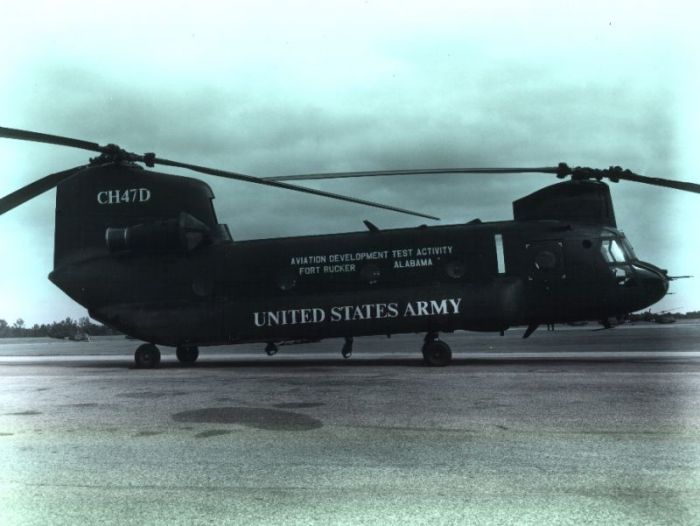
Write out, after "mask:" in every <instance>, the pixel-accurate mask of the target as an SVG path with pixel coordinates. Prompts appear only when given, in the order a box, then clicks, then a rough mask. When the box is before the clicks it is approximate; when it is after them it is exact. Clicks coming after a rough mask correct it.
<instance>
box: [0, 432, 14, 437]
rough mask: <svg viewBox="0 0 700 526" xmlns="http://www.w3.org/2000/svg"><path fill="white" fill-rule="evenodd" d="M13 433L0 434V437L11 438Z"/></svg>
mask: <svg viewBox="0 0 700 526" xmlns="http://www.w3.org/2000/svg"><path fill="white" fill-rule="evenodd" d="M12 435H14V433H0V437H11V436H12Z"/></svg>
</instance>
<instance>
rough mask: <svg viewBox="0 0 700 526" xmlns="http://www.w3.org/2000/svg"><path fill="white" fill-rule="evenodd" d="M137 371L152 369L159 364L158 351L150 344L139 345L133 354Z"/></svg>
mask: <svg viewBox="0 0 700 526" xmlns="http://www.w3.org/2000/svg"><path fill="white" fill-rule="evenodd" d="M134 361H135V362H136V368H137V369H153V368H154V367H158V365H159V364H160V351H159V350H158V347H156V346H155V345H153V344H152V343H144V344H143V345H140V346H139V348H138V349H136V352H135V353H134Z"/></svg>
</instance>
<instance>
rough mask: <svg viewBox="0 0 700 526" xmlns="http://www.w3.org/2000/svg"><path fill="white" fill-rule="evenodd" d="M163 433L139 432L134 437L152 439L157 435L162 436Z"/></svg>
mask: <svg viewBox="0 0 700 526" xmlns="http://www.w3.org/2000/svg"><path fill="white" fill-rule="evenodd" d="M162 434H163V432H162V431H139V432H138V433H136V434H135V435H134V436H135V437H152V436H156V435H162Z"/></svg>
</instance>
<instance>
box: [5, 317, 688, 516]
mask: <svg viewBox="0 0 700 526" xmlns="http://www.w3.org/2000/svg"><path fill="white" fill-rule="evenodd" d="M593 328H595V327H594V326H592V325H591V326H588V327H581V328H568V327H567V328H564V329H561V330H560V329H558V330H556V331H555V332H546V331H545V330H542V329H541V330H540V331H538V332H536V333H535V334H534V335H533V336H532V337H531V338H530V339H528V340H525V341H523V340H522V339H521V338H520V336H521V334H522V330H519V331H508V332H507V333H506V335H505V337H499V336H498V335H492V334H474V333H455V334H448V335H444V338H445V340H446V341H447V342H448V343H450V345H451V346H452V349H453V352H454V356H455V360H454V362H453V364H452V365H451V366H449V367H445V368H430V367H426V366H424V365H423V364H422V360H421V359H420V351H419V347H420V343H421V341H422V339H421V336H420V335H415V336H413V335H404V336H397V337H394V338H392V339H386V338H358V339H356V341H355V354H354V355H353V357H352V358H351V359H350V360H343V358H342V357H341V356H340V347H341V344H342V342H341V341H338V340H331V341H327V342H321V343H318V344H305V345H301V346H293V347H282V348H281V349H280V352H279V354H278V355H276V356H273V357H267V356H265V355H264V353H263V346H262V345H255V346H250V345H246V346H239V347H226V348H214V349H211V350H209V349H202V355H201V357H200V361H199V362H198V363H197V365H196V366H194V367H191V368H184V367H180V366H179V365H178V364H177V361H176V360H175V357H174V353H173V352H172V349H162V350H163V353H164V354H163V366H162V367H161V368H159V369H155V370H137V369H134V368H133V367H132V360H133V350H134V349H135V347H136V346H137V345H138V342H134V341H128V340H125V339H123V338H116V337H115V338H100V339H97V340H96V341H92V342H89V343H80V342H62V341H51V340H48V339H29V340H27V339H16V340H6V341H1V340H0V342H1V343H0V524H3V525H28V524H42V525H44V524H80V523H82V524H96V523H100V524H139V525H142V524H324V525H325V524H529V523H533V524H635V525H637V524H700V352H699V351H700V325H693V324H680V323H677V324H674V325H668V326H661V325H647V326H622V327H618V328H616V329H614V330H606V331H592V330H591V329H593Z"/></svg>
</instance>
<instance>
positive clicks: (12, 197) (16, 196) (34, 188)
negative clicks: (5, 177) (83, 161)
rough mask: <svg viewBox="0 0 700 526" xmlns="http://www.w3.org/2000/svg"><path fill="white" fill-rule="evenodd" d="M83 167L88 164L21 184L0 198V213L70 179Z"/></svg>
mask: <svg viewBox="0 0 700 526" xmlns="http://www.w3.org/2000/svg"><path fill="white" fill-rule="evenodd" d="M85 168H88V166H87V165H86V166H76V167H75V168H71V169H70V170H64V171H63V172H57V173H55V174H51V175H47V176H46V177H42V178H41V179H38V180H36V181H34V182H33V183H30V184H28V185H27V186H23V187H22V188H20V189H19V190H15V191H14V192H12V193H11V194H7V195H6V196H5V197H3V198H2V199H0V215H2V214H4V213H5V212H8V211H10V210H12V209H13V208H15V207H17V206H19V205H21V204H23V203H26V202H27V201H29V200H30V199H34V198H35V197H36V196H38V195H41V194H43V193H44V192H46V191H48V190H51V189H52V188H54V187H55V186H58V185H59V184H61V183H62V182H63V181H65V180H67V179H70V178H71V177H73V176H74V175H76V174H77V173H79V172H82V171H83V170H84V169H85Z"/></svg>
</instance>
